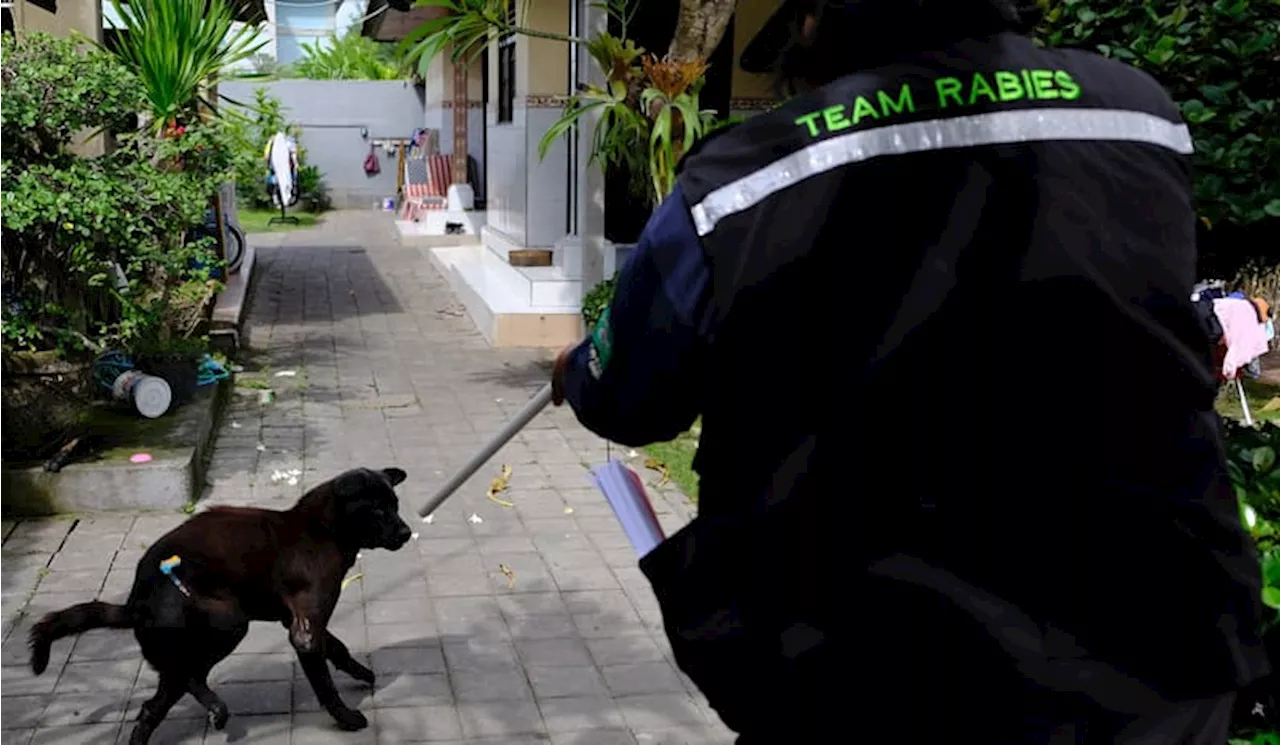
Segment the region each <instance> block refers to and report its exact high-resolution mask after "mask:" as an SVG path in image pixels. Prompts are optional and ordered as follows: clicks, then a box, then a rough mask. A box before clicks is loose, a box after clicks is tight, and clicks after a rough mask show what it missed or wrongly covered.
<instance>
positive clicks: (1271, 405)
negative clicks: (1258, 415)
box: [1262, 396, 1280, 411]
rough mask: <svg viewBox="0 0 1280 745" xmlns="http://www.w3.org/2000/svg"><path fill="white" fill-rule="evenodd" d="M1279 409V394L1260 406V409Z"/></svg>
mask: <svg viewBox="0 0 1280 745" xmlns="http://www.w3.org/2000/svg"><path fill="white" fill-rule="evenodd" d="M1277 409H1280V396H1276V397H1274V398H1272V399H1271V400H1270V401H1268V402H1266V403H1265V404H1263V406H1262V411H1276V410H1277Z"/></svg>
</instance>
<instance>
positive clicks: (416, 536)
mask: <svg viewBox="0 0 1280 745" xmlns="http://www.w3.org/2000/svg"><path fill="white" fill-rule="evenodd" d="M411 537H412V538H413V540H415V541H416V540H418V531H416V530H415V531H414V532H413V535H412V536H411Z"/></svg>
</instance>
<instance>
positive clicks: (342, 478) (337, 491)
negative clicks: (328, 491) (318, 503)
mask: <svg viewBox="0 0 1280 745" xmlns="http://www.w3.org/2000/svg"><path fill="white" fill-rule="evenodd" d="M371 483H374V482H373V479H372V478H371V476H370V474H369V472H368V471H367V470H362V469H356V470H353V471H347V472H346V473H343V474H340V475H339V476H338V477H337V478H335V479H334V480H333V493H334V495H335V496H337V497H339V498H342V499H353V498H355V497H358V496H360V495H361V494H362V493H363V492H364V490H365V489H366V488H368V486H369V485H370V484H371Z"/></svg>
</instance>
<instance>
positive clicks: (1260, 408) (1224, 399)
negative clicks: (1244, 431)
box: [1214, 379, 1280, 422]
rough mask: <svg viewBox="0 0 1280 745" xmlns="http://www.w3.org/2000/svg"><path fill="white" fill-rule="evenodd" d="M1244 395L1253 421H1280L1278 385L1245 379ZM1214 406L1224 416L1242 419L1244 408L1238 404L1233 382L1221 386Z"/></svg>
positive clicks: (1279, 391) (1238, 398)
mask: <svg viewBox="0 0 1280 745" xmlns="http://www.w3.org/2000/svg"><path fill="white" fill-rule="evenodd" d="M1244 396H1245V400H1247V401H1248V402H1249V413H1251V414H1253V418H1254V420H1255V421H1259V422H1265V421H1272V420H1275V421H1280V386H1276V385H1272V384H1270V383H1264V382H1263V381H1261V380H1248V379H1246V380H1245V381H1244ZM1214 407H1215V408H1216V409H1217V410H1218V413H1219V414H1221V415H1222V416H1224V417H1230V418H1232V419H1244V409H1243V408H1242V407H1241V406H1240V394H1239V393H1237V392H1236V384H1235V383H1229V384H1227V385H1224V386H1222V390H1221V391H1219V392H1218V400H1217V401H1216V402H1215V403H1214Z"/></svg>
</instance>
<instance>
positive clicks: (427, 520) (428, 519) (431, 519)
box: [422, 512, 436, 525]
mask: <svg viewBox="0 0 1280 745" xmlns="http://www.w3.org/2000/svg"><path fill="white" fill-rule="evenodd" d="M435 521H436V513H434V512H432V513H431V514H430V515H427V516H426V517H424V518H422V522H424V523H426V524H427V525H430V524H431V523H433V522H435Z"/></svg>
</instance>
